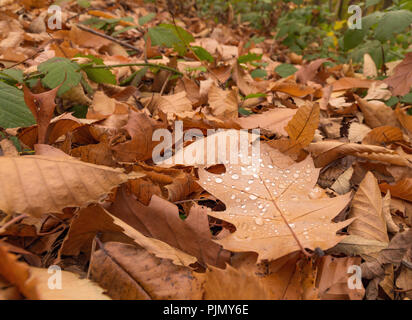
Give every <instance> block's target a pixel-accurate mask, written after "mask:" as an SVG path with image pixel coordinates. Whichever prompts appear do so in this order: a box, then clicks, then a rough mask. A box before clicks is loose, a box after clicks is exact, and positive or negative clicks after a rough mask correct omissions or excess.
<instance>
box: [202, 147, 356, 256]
mask: <svg viewBox="0 0 412 320" xmlns="http://www.w3.org/2000/svg"><path fill="white" fill-rule="evenodd" d="M272 155H273V156H272V157H270V156H269V155H265V154H264V153H261V155H260V158H261V160H262V161H261V162H260V163H261V165H260V168H259V171H257V168H255V170H256V173H253V174H247V173H246V172H244V170H241V169H242V165H241V164H237V165H236V164H231V165H230V166H229V167H227V168H226V172H225V173H224V174H219V175H215V174H212V173H209V172H207V171H205V170H199V184H200V185H201V186H202V187H203V188H204V189H205V190H206V191H208V192H209V193H211V194H213V195H214V196H215V197H217V198H219V199H220V200H221V201H222V202H223V203H225V205H226V211H222V212H217V211H212V212H210V213H209V215H211V216H214V217H216V218H219V219H222V220H225V221H227V222H230V223H232V224H233V225H234V226H235V227H236V229H237V230H236V232H234V233H232V234H230V235H229V236H228V237H226V238H224V239H221V240H218V241H217V242H218V243H219V244H222V245H223V247H224V248H226V249H228V250H231V251H235V252H240V251H253V252H257V253H258V254H259V261H261V260H263V259H269V260H273V259H277V258H279V257H282V256H284V255H286V254H288V253H291V252H294V251H298V250H302V249H303V248H309V249H311V250H314V249H315V248H316V247H320V248H322V249H327V248H330V247H332V246H334V245H335V244H337V243H338V242H339V241H340V240H341V239H342V237H339V236H336V231H338V230H339V229H341V228H343V227H344V226H347V225H348V224H349V223H350V222H351V221H352V220H347V221H344V222H340V223H336V224H335V223H332V222H331V220H332V219H333V218H334V217H335V216H336V215H337V214H338V213H339V212H340V211H341V210H343V208H345V206H346V205H347V204H348V202H349V200H350V194H346V195H344V196H339V197H336V198H327V197H326V198H317V199H316V198H315V197H316V195H317V193H318V192H319V191H320V189H319V188H317V189H316V188H315V189H314V185H315V183H316V181H317V178H318V174H319V170H318V169H315V168H314V166H313V162H312V159H311V158H310V157H307V158H306V159H305V160H304V161H302V162H300V163H295V164H293V165H291V166H289V167H288V168H287V169H280V168H279V167H277V166H276V161H277V158H282V155H281V154H279V152H276V150H273V153H272ZM276 155H277V156H276Z"/></svg>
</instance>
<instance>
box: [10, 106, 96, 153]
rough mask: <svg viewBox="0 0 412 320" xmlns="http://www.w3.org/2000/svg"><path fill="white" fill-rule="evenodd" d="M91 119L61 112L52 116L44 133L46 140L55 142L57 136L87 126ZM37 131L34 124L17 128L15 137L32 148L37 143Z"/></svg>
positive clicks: (91, 121)
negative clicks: (56, 115)
mask: <svg viewBox="0 0 412 320" xmlns="http://www.w3.org/2000/svg"><path fill="white" fill-rule="evenodd" d="M93 122H94V121H93V120H86V119H78V118H75V117H73V116H72V115H71V114H67V113H63V114H62V115H60V116H58V117H55V118H53V119H52V120H51V121H50V124H49V126H48V129H47V133H46V138H47V139H46V141H47V142H48V143H55V142H56V140H57V139H58V138H60V137H61V136H63V135H65V134H66V133H68V132H72V131H74V130H75V129H76V128H80V127H82V126H87V125H88V124H91V123H93ZM38 132H39V126H38V125H34V126H31V127H27V128H22V129H20V130H19V132H18V134H17V137H18V138H19V139H20V140H21V141H22V142H23V143H24V144H25V145H27V146H28V147H30V148H33V146H34V145H35V144H36V143H37V135H38Z"/></svg>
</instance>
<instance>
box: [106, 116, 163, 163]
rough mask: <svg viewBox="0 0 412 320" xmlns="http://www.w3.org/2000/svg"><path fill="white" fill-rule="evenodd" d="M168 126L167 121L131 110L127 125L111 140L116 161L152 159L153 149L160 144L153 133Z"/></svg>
mask: <svg viewBox="0 0 412 320" xmlns="http://www.w3.org/2000/svg"><path fill="white" fill-rule="evenodd" d="M166 126H167V123H166V121H165V119H162V121H156V120H154V119H152V118H149V117H148V116H147V115H146V114H145V113H143V112H140V111H139V112H138V111H134V110H130V111H129V115H128V122H127V124H126V125H125V126H124V127H123V128H122V129H121V132H120V133H119V134H117V135H116V136H114V137H113V138H112V139H111V140H110V148H111V149H112V150H113V153H114V157H115V159H116V160H117V161H121V162H135V161H139V160H147V159H150V158H151V157H152V151H153V148H154V147H155V146H156V145H157V144H158V143H159V142H158V141H153V139H152V135H153V132H154V131H155V130H156V129H158V128H165V127H166Z"/></svg>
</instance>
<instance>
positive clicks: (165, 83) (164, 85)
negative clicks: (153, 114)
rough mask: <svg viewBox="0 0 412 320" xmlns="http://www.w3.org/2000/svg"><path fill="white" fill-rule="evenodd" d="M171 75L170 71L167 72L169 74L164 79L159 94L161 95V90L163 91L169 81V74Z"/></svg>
mask: <svg viewBox="0 0 412 320" xmlns="http://www.w3.org/2000/svg"><path fill="white" fill-rule="evenodd" d="M171 75H172V74H171V73H169V74H168V75H167V78H166V81H165V82H164V83H163V86H162V89H160V95H162V94H163V91H165V89H166V86H167V84H168V83H169V79H170V76H171Z"/></svg>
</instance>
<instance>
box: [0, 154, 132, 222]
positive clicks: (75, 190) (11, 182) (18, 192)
mask: <svg viewBox="0 0 412 320" xmlns="http://www.w3.org/2000/svg"><path fill="white" fill-rule="evenodd" d="M138 177H139V174H137V173H136V174H133V175H127V174H125V173H123V171H122V170H121V169H113V168H110V167H105V166H98V165H93V164H89V163H85V162H81V161H78V160H75V159H61V158H49V157H43V156H25V157H1V158H0V180H1V181H2V183H1V184H0V209H1V210H3V211H4V212H6V213H9V214H12V213H28V214H31V215H33V216H36V217H39V216H41V215H42V214H44V213H50V212H56V213H57V212H61V210H62V209H63V208H65V207H70V206H72V207H73V206H74V207H77V206H85V205H87V204H89V203H92V202H96V201H98V200H100V199H101V198H102V197H104V196H105V195H107V194H108V193H109V192H110V191H111V189H112V188H114V187H116V186H117V185H119V184H121V183H123V182H126V181H127V180H128V179H133V178H138Z"/></svg>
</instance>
